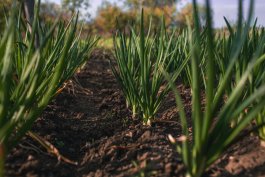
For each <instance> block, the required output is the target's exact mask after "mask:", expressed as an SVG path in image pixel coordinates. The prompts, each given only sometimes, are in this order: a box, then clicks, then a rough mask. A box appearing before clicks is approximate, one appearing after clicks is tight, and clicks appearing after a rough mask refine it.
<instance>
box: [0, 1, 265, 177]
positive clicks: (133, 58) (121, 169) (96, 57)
mask: <svg viewBox="0 0 265 177" xmlns="http://www.w3.org/2000/svg"><path fill="white" fill-rule="evenodd" d="M36 2H38V4H36V6H35V9H34V14H31V15H29V14H28V15H26V18H27V17H28V21H27V19H25V18H24V17H23V15H22V14H23V12H22V11H23V8H21V5H23V4H21V3H20V2H18V5H17V4H16V2H14V3H13V5H14V6H13V7H12V9H10V13H9V14H8V16H7V18H6V19H7V20H6V22H7V23H6V27H5V29H4V31H2V33H3V34H1V35H0V36H1V37H0V70H1V72H0V177H4V176H10V177H13V176H45V177H46V176H47V177H48V176H98V177H100V176H140V177H143V176H154V177H156V176H158V177H162V176H183V177H184V176H185V177H202V176H208V177H215V176H220V177H221V176H264V175H265V168H264V165H265V158H264V157H265V143H264V141H265V72H264V68H265V45H264V44H265V28H264V27H261V26H258V25H257V24H258V23H257V19H254V18H253V11H254V0H252V1H251V2H250V4H249V9H248V12H247V16H246V19H244V18H243V16H244V13H243V2H242V1H241V0H239V1H238V16H237V17H238V18H237V24H236V25H234V24H233V25H232V24H231V23H230V22H229V21H228V20H227V19H226V18H225V17H224V21H225V23H226V27H225V28H224V29H220V30H216V29H215V28H214V27H213V21H212V10H211V5H210V1H209V0H206V1H205V9H204V11H205V12H204V13H205V17H204V18H205V19H204V20H202V19H201V16H200V15H201V14H200V11H199V6H198V4H197V3H196V0H194V1H193V3H192V6H191V7H192V9H193V11H192V13H193V14H192V15H193V21H192V23H191V22H190V21H189V19H187V23H188V25H187V27H183V28H179V27H176V26H167V25H166V19H165V18H164V16H162V15H161V17H160V18H159V19H156V21H155V24H152V22H153V21H152V19H148V18H146V17H148V16H146V15H145V10H144V9H142V11H141V13H140V14H139V17H137V20H136V22H135V24H134V23H133V24H131V25H130V26H128V28H126V27H125V28H124V29H120V28H118V27H117V30H116V32H115V33H113V34H112V38H110V36H108V38H107V39H104V38H103V37H102V38H101V37H100V36H97V35H94V34H90V36H89V35H88V36H87V35H86V36H87V37H86V38H84V36H85V35H84V34H83V33H82V28H80V21H79V20H78V15H73V16H72V18H71V20H70V21H69V22H65V21H61V20H60V19H59V18H58V20H57V21H55V22H54V23H53V24H51V23H49V22H46V21H42V20H41V19H40V18H39V12H40V8H41V6H40V1H36ZM33 7H34V3H33ZM26 9H27V8H25V11H26ZM31 13H33V11H32V12H31ZM30 16H31V17H32V18H30ZM147 21H149V24H146V22H147ZM28 22H30V23H28ZM80 30H81V31H80Z"/></svg>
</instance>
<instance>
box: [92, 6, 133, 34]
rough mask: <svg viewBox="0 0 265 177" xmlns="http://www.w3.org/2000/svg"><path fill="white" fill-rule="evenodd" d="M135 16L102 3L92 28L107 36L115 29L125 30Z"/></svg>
mask: <svg viewBox="0 0 265 177" xmlns="http://www.w3.org/2000/svg"><path fill="white" fill-rule="evenodd" d="M135 16H136V15H135V14H133V13H132V12H130V11H122V9H121V8H120V7H118V6H117V5H116V4H111V3H108V2H104V4H103V5H102V6H101V7H100V8H99V9H98V11H97V17H96V18H95V20H94V26H95V28H96V30H97V31H98V32H100V33H101V34H105V35H106V34H107V35H109V34H110V33H114V32H115V31H116V29H117V27H119V28H121V29H125V28H126V26H127V25H128V23H132V22H133V21H134V19H135V18H134V17H135ZM117 22H118V26H117Z"/></svg>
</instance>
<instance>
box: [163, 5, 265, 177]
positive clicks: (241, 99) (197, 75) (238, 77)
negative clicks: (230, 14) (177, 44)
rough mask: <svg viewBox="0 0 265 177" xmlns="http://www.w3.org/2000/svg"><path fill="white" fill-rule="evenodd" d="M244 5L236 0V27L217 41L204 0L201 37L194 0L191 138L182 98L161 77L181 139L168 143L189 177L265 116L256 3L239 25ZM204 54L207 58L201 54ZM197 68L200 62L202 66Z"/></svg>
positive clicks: (262, 57)
mask: <svg viewBox="0 0 265 177" xmlns="http://www.w3.org/2000/svg"><path fill="white" fill-rule="evenodd" d="M242 3H243V2H242V1H241V0H239V1H238V5H239V6H238V9H239V11H238V24H237V27H236V28H235V29H233V28H232V27H231V26H230V25H229V23H227V25H228V28H229V31H230V34H229V37H227V36H223V39H221V40H220V39H218V37H217V38H216V37H215V32H214V30H213V22H212V12H211V5H210V0H206V1H205V4H206V24H205V25H206V26H205V27H204V28H205V32H206V35H205V36H204V35H201V31H202V30H201V27H202V25H201V24H200V21H199V13H198V9H197V7H198V4H197V2H196V0H193V8H194V9H193V12H194V20H195V29H194V31H192V29H191V28H190V29H189V44H190V50H191V66H190V68H191V88H192V115H191V118H192V119H191V120H192V130H193V132H192V135H190V134H189V131H188V123H187V116H186V113H185V110H184V105H183V102H182V98H181V96H180V93H179V91H178V90H177V89H176V87H175V84H174V80H171V79H170V76H168V75H167V74H166V72H165V76H166V77H167V79H168V81H169V82H170V84H171V86H172V90H173V91H174V93H175V97H176V104H177V106H178V109H179V116H180V121H181V125H182V134H183V135H182V136H181V137H182V138H180V139H179V141H175V140H174V139H172V137H170V139H171V140H172V142H173V143H175V144H176V146H177V150H178V152H179V153H180V154H181V155H182V158H183V163H184V164H185V166H186V169H187V176H191V177H200V176H202V175H203V173H204V172H205V170H206V169H207V168H208V167H209V166H210V165H211V164H213V162H215V161H216V160H217V159H218V158H219V157H220V155H221V154H222V153H223V152H224V151H225V150H226V149H227V148H229V147H230V146H231V144H232V143H234V142H236V141H237V140H238V139H239V137H238V136H239V134H240V133H241V132H242V130H243V129H244V128H245V127H246V126H248V125H249V124H250V123H251V122H252V121H253V120H254V119H255V118H257V117H260V116H261V115H264V107H265V83H264V82H263V81H264V69H263V68H262V67H264V60H265V54H264V33H263V30H262V31H261V32H260V31H257V30H256V29H253V30H251V22H252V19H253V7H254V0H251V1H250V6H249V9H248V16H247V21H246V23H243V4H242ZM254 28H255V25H254ZM234 30H235V31H234ZM249 35H250V36H249ZM260 35H262V37H260ZM249 38H250V39H251V40H253V41H250V39H249ZM203 42H206V45H205V47H203V48H202V47H201V45H200V44H202V43H203ZM221 45H223V46H221ZM220 50H224V52H223V51H220ZM202 52H203V53H204V54H205V55H201V53H202ZM220 53H222V54H225V56H222V55H220ZM202 60H203V61H202ZM201 63H204V66H203V65H201ZM201 67H205V68H201ZM253 82H254V83H253ZM253 84H254V85H253ZM203 88H205V97H206V103H205V108H203V106H202V104H201V100H203V97H204V96H203V95H202V94H201V91H202V89H203ZM224 98H226V99H224ZM246 110H247V111H246ZM263 117H264V116H263ZM260 119H261V122H262V117H260ZM234 122H236V123H234ZM263 123H264V121H263ZM260 125H261V124H257V126H256V127H253V129H256V128H259V126H260Z"/></svg>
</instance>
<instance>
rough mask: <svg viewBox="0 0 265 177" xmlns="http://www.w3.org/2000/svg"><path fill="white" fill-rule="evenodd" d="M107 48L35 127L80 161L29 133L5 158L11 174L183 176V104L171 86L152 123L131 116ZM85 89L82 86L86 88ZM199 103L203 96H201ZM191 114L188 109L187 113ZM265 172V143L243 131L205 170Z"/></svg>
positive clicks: (12, 176) (209, 173)
mask: <svg viewBox="0 0 265 177" xmlns="http://www.w3.org/2000/svg"><path fill="white" fill-rule="evenodd" d="M111 58H113V55H112V54H111V53H110V51H108V50H104V49H97V50H95V51H94V53H93V54H92V56H91V58H90V60H89V62H88V63H87V65H86V66H85V67H84V68H83V69H82V71H81V72H80V73H78V74H77V75H76V78H77V80H78V81H79V83H80V84H81V85H82V87H83V90H82V89H80V88H77V86H76V85H75V84H74V83H73V84H72V85H69V86H67V87H66V88H65V89H64V90H63V92H62V93H61V94H59V95H58V96H57V97H56V99H55V100H54V101H53V102H52V103H51V104H50V105H49V106H48V108H46V110H45V111H44V113H43V114H42V115H41V117H40V118H39V119H38V120H37V121H36V122H35V124H34V126H33V129H32V131H33V132H34V133H36V134H38V135H40V136H42V137H44V139H46V140H48V141H49V142H50V143H52V144H53V145H55V146H56V147H57V148H58V150H59V151H60V153H61V154H62V155H64V156H65V157H67V158H69V159H70V160H72V161H76V162H78V165H71V164H69V163H65V162H63V161H58V159H57V158H56V157H55V156H52V155H50V154H49V153H47V152H46V150H45V149H43V148H42V147H41V146H40V145H39V144H38V143H36V142H34V141H33V140H32V139H31V138H29V137H27V136H26V137H25V138H24V139H23V140H22V141H21V142H20V143H19V145H17V146H16V147H15V148H14V149H13V150H12V151H11V152H10V153H9V154H8V157H7V162H6V173H7V176H10V177H15V176H40V177H42V176H43V177H50V176H69V177H70V176H71V177H72V176H98V177H100V176H184V172H185V169H184V166H183V164H182V161H181V157H180V156H179V155H178V154H177V152H176V150H175V147H174V146H173V145H172V144H171V143H170V141H169V140H168V135H169V134H171V135H172V136H173V137H175V138H177V137H179V136H180V135H181V125H180V123H179V120H178V113H177V112H178V110H177V108H176V106H175V101H174V96H173V94H172V93H170V94H169V95H168V96H167V98H166V99H165V100H166V101H165V102H164V103H163V105H162V106H161V110H160V112H159V113H158V115H157V118H158V119H157V120H158V121H155V122H153V124H152V126H151V127H148V126H144V125H142V122H141V121H140V120H137V119H132V118H131V113H130V110H128V109H127V108H126V103H125V99H124V97H123V95H122V92H121V91H120V89H119V86H118V84H117V82H116V80H115V78H114V76H113V75H112V72H111V68H110V66H109V62H108V60H109V59H111ZM178 88H179V91H180V93H181V95H182V97H183V98H184V99H185V100H184V105H185V109H186V110H187V111H188V110H191V94H190V89H188V88H185V87H184V86H183V85H180V84H179V85H178ZM84 90H85V91H84ZM201 101H202V102H203V101H204V100H201ZM189 114H190V113H189V112H188V114H187V115H189ZM262 175H265V148H263V147H262V146H260V141H259V140H258V138H257V137H256V136H252V135H249V136H246V137H245V138H244V139H243V140H242V141H240V142H238V143H236V144H235V145H233V146H232V147H231V148H230V149H228V151H227V152H226V153H225V154H224V155H223V156H222V157H221V158H220V159H219V160H218V161H217V162H215V164H214V165H212V166H211V168H209V169H208V171H207V173H206V176H262Z"/></svg>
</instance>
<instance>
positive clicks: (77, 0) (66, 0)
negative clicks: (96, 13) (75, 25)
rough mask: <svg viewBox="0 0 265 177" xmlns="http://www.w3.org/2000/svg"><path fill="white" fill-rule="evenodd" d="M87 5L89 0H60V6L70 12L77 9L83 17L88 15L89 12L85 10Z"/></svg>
mask: <svg viewBox="0 0 265 177" xmlns="http://www.w3.org/2000/svg"><path fill="white" fill-rule="evenodd" d="M89 5H90V4H89V0H62V6H63V7H64V8H67V9H68V10H70V11H71V12H72V14H73V13H75V12H77V11H79V12H80V13H81V15H82V16H84V17H85V16H88V17H90V14H89V13H88V12H87V10H86V9H87V8H88V7H89ZM81 10H82V11H81Z"/></svg>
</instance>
